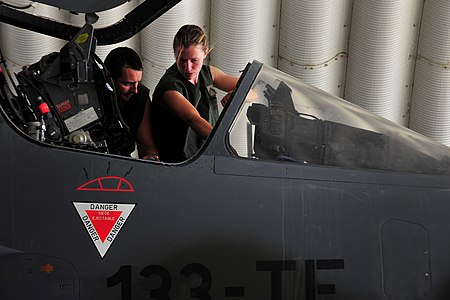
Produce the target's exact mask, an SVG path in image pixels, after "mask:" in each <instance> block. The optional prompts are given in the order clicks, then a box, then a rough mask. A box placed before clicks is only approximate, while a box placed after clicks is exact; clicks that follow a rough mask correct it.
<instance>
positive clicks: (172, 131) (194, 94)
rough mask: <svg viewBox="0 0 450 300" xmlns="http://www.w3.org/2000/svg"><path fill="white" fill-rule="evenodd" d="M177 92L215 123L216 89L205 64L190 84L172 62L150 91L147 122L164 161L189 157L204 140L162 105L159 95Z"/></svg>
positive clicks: (217, 114)
mask: <svg viewBox="0 0 450 300" xmlns="http://www.w3.org/2000/svg"><path fill="white" fill-rule="evenodd" d="M170 90H174V91H177V92H179V93H181V94H182V95H183V96H184V97H185V98H186V99H187V100H188V101H189V102H190V103H191V104H192V105H193V106H194V107H195V108H196V109H197V111H198V112H199V114H200V116H201V117H202V118H204V119H205V120H207V121H208V122H209V123H210V124H211V125H212V126H214V125H215V124H216V122H217V119H218V116H219V111H218V108H217V98H216V91H215V90H214V88H213V80H212V76H211V71H210V68H209V66H205V65H204V66H203V67H202V69H201V71H200V74H199V78H198V82H197V84H196V85H194V84H193V83H192V82H190V81H189V80H187V79H186V78H185V77H183V75H181V74H180V73H179V72H178V69H177V66H176V64H173V65H172V66H171V67H170V68H169V69H167V71H166V73H165V74H164V75H163V77H162V78H161V79H160V81H159V83H158V84H157V86H156V87H155V91H154V93H153V101H152V110H151V122H152V130H153V137H154V139H155V144H156V147H157V148H158V152H159V157H160V159H161V160H162V161H164V162H180V161H183V160H186V159H187V158H189V157H191V156H193V155H194V154H195V153H197V151H198V150H199V149H200V148H201V147H202V145H203V143H204V141H203V139H202V138H201V137H200V136H198V135H197V134H196V133H195V131H194V130H192V129H191V128H190V127H189V126H188V125H187V124H185V123H184V122H183V121H181V120H180V119H179V118H178V117H177V116H176V115H175V114H174V113H173V112H172V111H170V110H169V109H168V108H166V107H164V105H163V103H162V102H163V99H162V96H163V94H164V93H165V92H166V91H170Z"/></svg>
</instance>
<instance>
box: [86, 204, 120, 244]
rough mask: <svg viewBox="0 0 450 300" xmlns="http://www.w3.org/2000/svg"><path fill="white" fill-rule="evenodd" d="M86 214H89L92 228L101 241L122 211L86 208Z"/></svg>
mask: <svg viewBox="0 0 450 300" xmlns="http://www.w3.org/2000/svg"><path fill="white" fill-rule="evenodd" d="M86 214H87V215H88V216H89V219H90V220H91V222H92V225H94V228H95V230H96V231H97V234H98V236H99V237H100V240H101V241H102V243H103V242H104V241H105V239H106V237H107V236H108V234H109V233H110V232H111V229H112V228H113V226H114V224H116V221H117V219H118V218H119V217H120V215H121V214H122V211H110V210H86Z"/></svg>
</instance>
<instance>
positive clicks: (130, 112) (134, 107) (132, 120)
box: [118, 83, 150, 154]
mask: <svg viewBox="0 0 450 300" xmlns="http://www.w3.org/2000/svg"><path fill="white" fill-rule="evenodd" d="M149 94H150V90H149V89H148V88H147V87H146V86H144V85H143V84H140V83H139V85H138V93H137V94H134V95H132V96H131V97H130V99H128V101H122V100H118V104H119V109H120V114H121V115H122V118H123V120H124V121H125V123H126V124H127V125H128V127H129V128H130V132H131V134H132V135H133V137H134V139H135V140H136V134H137V130H138V128H139V125H140V124H141V122H142V119H143V117H144V111H145V104H146V103H147V101H149V100H150V95H149ZM128 151H129V153H130V154H131V152H133V151H134V144H133V147H132V149H131V147H129V149H127V152H128Z"/></svg>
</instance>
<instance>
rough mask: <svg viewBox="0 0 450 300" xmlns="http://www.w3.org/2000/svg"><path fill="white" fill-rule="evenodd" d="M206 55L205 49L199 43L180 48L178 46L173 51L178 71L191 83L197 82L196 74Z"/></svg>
mask: <svg viewBox="0 0 450 300" xmlns="http://www.w3.org/2000/svg"><path fill="white" fill-rule="evenodd" d="M206 55H207V49H206V51H205V50H204V49H203V48H202V46H201V45H190V46H189V47H185V48H182V49H181V50H180V48H178V49H177V50H176V51H175V59H176V64H177V68H178V72H180V73H181V74H182V75H183V76H184V77H185V78H186V79H187V80H189V81H190V82H192V83H193V84H197V81H198V75H199V73H200V70H201V69H202V65H203V60H204V59H205V58H206Z"/></svg>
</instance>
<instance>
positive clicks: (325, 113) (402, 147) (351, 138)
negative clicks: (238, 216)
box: [229, 66, 450, 174]
mask: <svg viewBox="0 0 450 300" xmlns="http://www.w3.org/2000/svg"><path fill="white" fill-rule="evenodd" d="M251 95H253V96H252V97H248V99H247V100H246V102H245V103H244V104H243V105H242V107H241V110H240V112H239V114H238V117H237V119H236V120H235V122H234V124H233V126H232V128H231V131H230V139H229V140H230V145H231V147H232V148H233V149H234V150H235V151H236V153H238V154H239V155H240V156H243V157H248V158H253V159H264V160H277V161H288V162H292V163H299V164H314V165H327V166H337V167H346V168H364V169H376V170H389V171H401V172H414V173H425V174H448V173H449V164H450V159H449V157H450V148H448V147H446V146H444V145H442V144H439V143H437V142H434V141H432V140H430V139H428V138H426V137H424V136H422V135H420V134H418V133H416V132H414V131H411V130H409V129H407V128H405V127H402V126H400V125H397V124H395V123H392V122H390V121H388V120H386V119H383V118H381V117H379V116H377V115H375V114H372V113H370V112H368V111H365V110H363V109H361V108H359V107H357V106H355V105H353V104H351V103H349V102H347V101H344V100H342V99H340V98H338V97H335V96H333V95H331V94H328V93H327V92H324V91H321V90H319V89H317V88H314V87H312V86H309V85H307V84H304V83H302V82H301V81H299V80H297V79H295V78H293V77H291V76H289V75H287V74H284V73H283V72H281V71H278V70H276V69H274V68H271V67H268V66H263V67H262V68H261V71H260V72H259V74H258V75H257V78H256V80H255V81H254V84H253V86H252V90H251Z"/></svg>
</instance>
